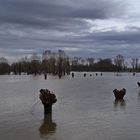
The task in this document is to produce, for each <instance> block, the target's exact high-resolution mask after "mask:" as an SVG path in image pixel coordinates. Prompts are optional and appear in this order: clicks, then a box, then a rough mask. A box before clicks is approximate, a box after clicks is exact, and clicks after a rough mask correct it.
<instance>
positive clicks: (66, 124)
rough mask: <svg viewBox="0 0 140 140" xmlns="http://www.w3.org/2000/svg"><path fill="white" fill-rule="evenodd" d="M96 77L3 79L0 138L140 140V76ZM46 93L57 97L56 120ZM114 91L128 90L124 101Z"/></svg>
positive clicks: (33, 139) (0, 98)
mask: <svg viewBox="0 0 140 140" xmlns="http://www.w3.org/2000/svg"><path fill="white" fill-rule="evenodd" d="M92 74H94V75H92V76H90V73H87V76H86V77H84V76H83V73H75V77H74V78H71V76H67V77H63V78H62V79H58V78H57V77H51V76H48V79H47V80H44V77H43V75H40V76H31V75H20V76H19V75H16V76H15V75H5V76H0V139H1V140H43V139H44V140H118V139H119V140H140V92H139V90H140V89H138V87H137V81H140V74H139V73H137V74H136V76H133V75H132V73H121V74H120V75H119V76H116V75H115V74H114V73H103V75H102V76H101V75H98V76H95V73H92ZM41 88H48V89H49V90H51V91H53V92H54V93H55V94H56V96H57V99H58V101H57V102H56V104H54V105H53V113H52V116H47V117H44V114H43V105H42V103H41V102H40V100H39V90H40V89H41ZM115 88H118V89H121V88H126V96H125V97H124V101H122V102H116V101H115V99H114V95H113V92H112V91H113V90H114V89H115Z"/></svg>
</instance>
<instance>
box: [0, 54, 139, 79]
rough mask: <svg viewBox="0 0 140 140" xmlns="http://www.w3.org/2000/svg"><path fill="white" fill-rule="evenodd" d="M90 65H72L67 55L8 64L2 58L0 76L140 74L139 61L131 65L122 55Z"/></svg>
mask: <svg viewBox="0 0 140 140" xmlns="http://www.w3.org/2000/svg"><path fill="white" fill-rule="evenodd" d="M87 61H88V64H79V63H74V64H73V63H71V62H70V59H69V58H68V57H66V56H65V55H63V56H62V55H60V54H59V55H58V57H54V56H51V57H49V58H44V59H42V60H39V59H32V60H28V59H22V60H20V61H18V62H13V63H12V64H9V63H8V60H6V59H5V58H3V57H2V58H0V74H1V75H2V74H10V73H13V74H15V75H16V74H19V75H20V74H22V73H25V74H34V75H37V74H42V73H43V74H47V73H49V74H53V75H58V76H59V77H61V76H62V75H65V74H70V71H102V72H108V71H109V72H125V71H131V72H140V66H139V63H138V62H139V59H138V58H131V61H130V65H131V68H130V67H128V62H126V61H125V59H124V57H123V56H122V55H117V56H116V57H115V59H114V60H112V59H110V58H106V59H99V60H98V61H96V62H95V61H94V58H88V59H87Z"/></svg>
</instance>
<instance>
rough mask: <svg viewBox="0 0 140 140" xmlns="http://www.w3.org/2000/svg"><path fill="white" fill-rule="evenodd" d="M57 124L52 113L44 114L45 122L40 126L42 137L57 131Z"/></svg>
mask: <svg viewBox="0 0 140 140" xmlns="http://www.w3.org/2000/svg"><path fill="white" fill-rule="evenodd" d="M56 127H57V124H56V123H55V122H53V120H52V114H47V115H44V119H43V122H42V124H41V126H40V127H39V132H40V137H47V136H48V135H51V134H53V133H55V131H56Z"/></svg>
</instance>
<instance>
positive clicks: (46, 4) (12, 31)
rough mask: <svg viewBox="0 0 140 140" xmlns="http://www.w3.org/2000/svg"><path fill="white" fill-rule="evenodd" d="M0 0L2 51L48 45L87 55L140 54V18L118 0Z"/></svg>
mask: <svg viewBox="0 0 140 140" xmlns="http://www.w3.org/2000/svg"><path fill="white" fill-rule="evenodd" d="M0 3H1V4H0V19H1V20H0V56H15V57H18V56H23V55H29V54H31V53H33V52H37V53H42V52H43V51H44V50H46V49H51V50H57V49H63V50H65V51H66V52H67V53H68V54H69V55H77V56H87V57H88V56H90V57H91V56H92V57H112V56H113V55H117V54H118V53H122V54H124V55H125V56H131V55H132V53H131V52H135V55H136V56H138V55H139V50H138V48H139V44H140V41H139V38H140V26H139V19H138V18H137V15H136V13H135V15H133V14H131V10H130V9H127V4H126V3H122V1H119V0H98V1H97V0H60V1H58V0H47V1H44V0H39V1H38V0H12V1H11V0H0ZM128 3H129V1H128ZM128 10H129V12H128ZM130 16H131V18H130ZM134 19H137V20H134Z"/></svg>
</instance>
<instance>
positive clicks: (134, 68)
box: [130, 58, 139, 71]
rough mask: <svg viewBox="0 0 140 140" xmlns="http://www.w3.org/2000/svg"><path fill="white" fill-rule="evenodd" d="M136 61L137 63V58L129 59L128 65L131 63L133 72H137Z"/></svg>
mask: <svg viewBox="0 0 140 140" xmlns="http://www.w3.org/2000/svg"><path fill="white" fill-rule="evenodd" d="M138 61H139V59H138V58H131V61H130V63H131V66H132V70H133V71H137V69H138Z"/></svg>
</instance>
